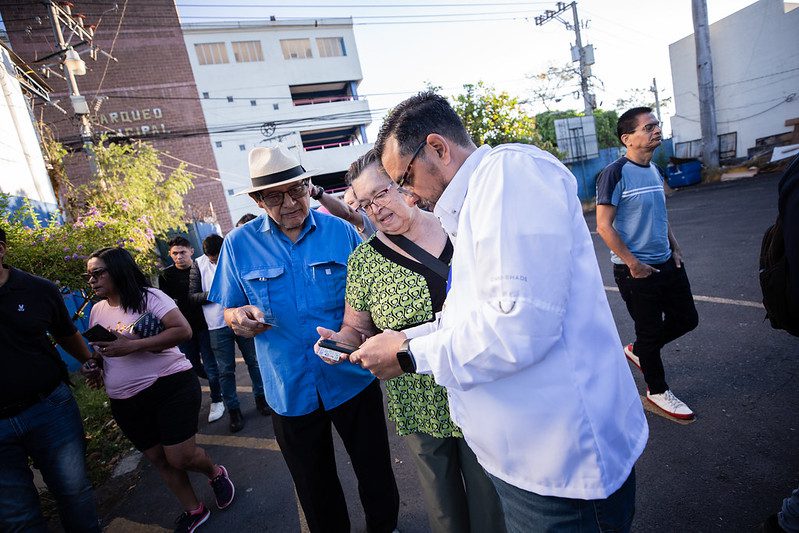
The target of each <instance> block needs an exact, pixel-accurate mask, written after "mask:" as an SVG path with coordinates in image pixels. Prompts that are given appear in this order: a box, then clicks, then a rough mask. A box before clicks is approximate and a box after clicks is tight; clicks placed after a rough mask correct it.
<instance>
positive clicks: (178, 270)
mask: <svg viewBox="0 0 799 533" xmlns="http://www.w3.org/2000/svg"><path fill="white" fill-rule="evenodd" d="M168 244H169V256H170V257H171V258H172V261H174V262H175V264H174V265H172V266H169V267H167V268H165V269H164V270H162V271H161V275H160V277H159V278H158V287H159V288H160V289H161V290H162V291H164V292H165V293H166V294H167V295H168V296H169V297H170V298H172V299H173V300H175V303H177V304H178V309H180V312H181V313H183V316H185V317H186V320H187V321H188V322H189V325H190V326H191V333H192V335H191V339H189V340H188V341H187V342H184V343H182V344H180V345H178V349H179V350H180V351H181V352H183V354H184V355H185V356H186V358H187V359H188V360H189V361H191V365H192V366H193V367H194V371H195V372H196V373H197V375H198V376H200V377H201V378H205V379H208V387H209V388H210V389H211V411H210V413H209V414H208V421H209V422H214V421H216V420H219V419H220V418H222V415H223V414H224V413H225V404H224V403H223V402H222V387H221V386H220V384H219V369H218V367H217V364H216V358H215V357H214V353H213V351H212V350H211V337H210V335H209V333H208V324H206V323H205V316H204V315H203V308H202V305H198V304H197V303H195V302H193V301H192V300H191V298H189V274H190V273H191V265H192V264H193V263H194V261H193V260H192V256H193V255H194V248H193V247H192V245H191V243H190V242H189V241H188V240H187V239H186V238H184V237H181V236H177V237H174V238H173V239H172V240H170V241H169V243H168Z"/></svg>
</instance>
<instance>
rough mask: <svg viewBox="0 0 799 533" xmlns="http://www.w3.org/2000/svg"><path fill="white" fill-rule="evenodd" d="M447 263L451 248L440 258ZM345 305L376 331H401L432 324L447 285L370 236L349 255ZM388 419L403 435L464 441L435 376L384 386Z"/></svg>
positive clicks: (394, 381)
mask: <svg viewBox="0 0 799 533" xmlns="http://www.w3.org/2000/svg"><path fill="white" fill-rule="evenodd" d="M439 259H441V260H442V261H444V262H445V263H447V264H449V262H450V260H451V259H452V244H451V243H450V242H449V241H447V245H446V247H445V248H444V251H443V252H442V253H441V256H440V257H439ZM346 294H347V303H348V304H350V306H351V307H352V308H353V309H355V310H356V311H367V312H369V313H370V314H371V315H372V321H373V322H374V324H375V326H377V328H378V329H380V330H384V329H393V330H401V329H405V328H408V327H411V326H415V325H418V324H421V323H423V322H429V321H430V320H432V319H433V317H434V315H435V313H437V312H438V311H440V310H441V307H442V306H443V304H444V298H445V297H446V282H445V281H444V280H443V279H441V277H440V276H437V275H436V274H435V273H434V272H433V271H431V270H430V269H428V268H427V267H425V266H424V265H422V264H420V263H417V262H416V261H413V260H412V259H409V258H407V257H405V256H404V255H402V254H399V253H397V252H395V251H394V250H392V249H391V248H389V247H388V246H387V245H386V244H385V243H383V242H382V241H380V240H379V239H377V238H376V237H372V238H371V239H369V240H368V241H366V242H364V243H362V244H361V245H360V246H358V248H356V249H355V251H354V252H353V253H352V255H350V258H349V261H348V263H347V293H346ZM386 391H387V392H388V417H389V418H390V419H391V420H393V421H394V422H395V423H396V425H397V434H399V435H400V436H404V435H409V434H411V433H426V434H428V435H431V436H433V437H438V438H447V437H463V434H462V433H461V431H460V429H459V428H458V427H457V426H456V425H455V424H454V423H453V422H452V419H451V418H450V416H449V404H448V403H447V391H446V389H444V387H441V386H440V385H436V383H435V381H434V380H433V377H432V376H430V375H421V374H403V375H402V376H399V377H397V378H394V379H391V380H389V381H387V382H386Z"/></svg>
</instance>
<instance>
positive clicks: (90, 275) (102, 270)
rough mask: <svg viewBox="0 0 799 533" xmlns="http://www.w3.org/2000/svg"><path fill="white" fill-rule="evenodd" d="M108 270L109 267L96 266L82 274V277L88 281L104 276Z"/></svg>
mask: <svg viewBox="0 0 799 533" xmlns="http://www.w3.org/2000/svg"><path fill="white" fill-rule="evenodd" d="M106 272H108V269H107V268H95V269H94V270H92V271H91V272H84V273H83V274H81V275H80V277H82V278H83V279H85V280H86V281H91V280H92V278H94V279H98V278H99V277H100V276H102V275H103V274H105V273H106Z"/></svg>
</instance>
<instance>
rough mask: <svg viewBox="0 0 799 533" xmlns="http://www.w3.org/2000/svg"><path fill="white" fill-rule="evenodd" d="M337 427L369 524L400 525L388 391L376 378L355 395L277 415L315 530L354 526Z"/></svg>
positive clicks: (377, 532)
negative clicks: (339, 464) (339, 465)
mask: <svg viewBox="0 0 799 533" xmlns="http://www.w3.org/2000/svg"><path fill="white" fill-rule="evenodd" d="M331 424H332V425H333V426H335V427H336V431H337V432H338V434H339V436H340V437H341V440H342V441H343V442H344V447H345V448H346V449H347V453H348V454H349V456H350V461H351V462H352V468H353V470H355V476H356V477H357V478H358V494H359V495H360V498H361V504H362V505H363V510H364V514H365V515H366V529H367V531H369V532H370V533H372V532H374V533H383V532H386V533H390V532H391V531H393V530H394V529H395V528H396V527H397V515H398V513H399V492H398V491H397V483H396V481H395V480H394V472H393V470H392V469H391V456H390V453H389V449H388V432H387V430H386V418H385V415H384V414H383V393H382V392H381V390H380V382H379V381H377V380H375V381H374V382H372V384H370V385H369V386H368V387H366V388H365V389H364V390H363V391H361V392H360V393H358V394H357V395H356V396H355V397H353V398H352V399H350V400H348V401H346V402H345V403H343V404H341V405H340V406H338V407H336V408H334V409H331V410H329V411H325V410H324V409H323V408H321V407H320V408H319V409H317V410H316V411H314V412H312V413H310V414H307V415H303V416H281V415H278V414H277V413H275V414H273V415H272V425H273V426H274V429H275V438H276V439H277V443H278V445H279V446H280V451H281V452H282V453H283V458H284V459H285V460H286V464H287V465H288V467H289V471H290V472H291V477H292V479H293V480H294V485H295V487H296V488H297V496H298V497H299V500H300V505H302V510H303V512H304V513H305V519H306V521H307V522H308V528H309V529H310V530H311V532H312V533H317V532H331V533H342V532H347V531H350V518H349V514H348V513H347V499H346V498H345V497H344V491H343V490H342V488H341V483H340V481H339V479H338V474H337V472H336V457H335V452H334V449H333V433H332V427H331Z"/></svg>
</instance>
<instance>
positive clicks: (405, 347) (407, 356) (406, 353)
mask: <svg viewBox="0 0 799 533" xmlns="http://www.w3.org/2000/svg"><path fill="white" fill-rule="evenodd" d="M397 361H398V362H399V366H400V368H401V369H402V371H403V372H405V373H406V374H415V373H416V359H414V357H413V353H412V352H411V339H405V342H403V343H402V346H400V349H399V351H398V352H397Z"/></svg>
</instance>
